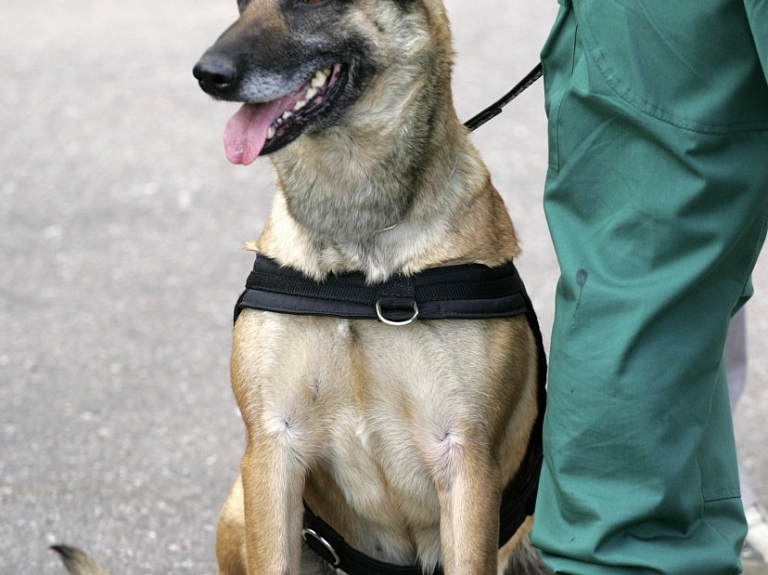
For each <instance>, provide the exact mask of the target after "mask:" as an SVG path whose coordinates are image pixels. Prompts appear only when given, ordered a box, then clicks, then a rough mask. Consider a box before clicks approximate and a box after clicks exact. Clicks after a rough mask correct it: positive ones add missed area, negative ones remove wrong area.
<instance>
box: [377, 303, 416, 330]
mask: <svg viewBox="0 0 768 575" xmlns="http://www.w3.org/2000/svg"><path fill="white" fill-rule="evenodd" d="M376 317H378V318H379V321H380V322H382V323H385V324H387V325H392V326H395V327H403V326H406V325H410V324H412V323H413V322H415V321H416V319H417V318H418V317H419V306H418V305H417V304H416V302H413V315H412V316H411V317H410V318H409V319H406V320H405V321H393V320H391V319H387V318H385V317H384V313H383V312H382V311H381V302H380V301H377V302H376Z"/></svg>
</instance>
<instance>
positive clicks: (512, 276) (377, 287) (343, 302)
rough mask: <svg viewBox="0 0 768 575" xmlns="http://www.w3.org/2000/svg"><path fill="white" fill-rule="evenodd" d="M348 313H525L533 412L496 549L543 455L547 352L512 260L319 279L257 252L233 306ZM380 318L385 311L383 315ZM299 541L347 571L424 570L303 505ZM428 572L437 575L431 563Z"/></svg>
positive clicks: (408, 316) (529, 495) (410, 574)
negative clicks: (533, 351)
mask: <svg viewBox="0 0 768 575" xmlns="http://www.w3.org/2000/svg"><path fill="white" fill-rule="evenodd" d="M245 308H249V309H257V310H262V311H271V312H277V313H286V314H296V315H323V316H331V317H340V318H349V319H377V318H378V319H379V320H381V321H385V322H388V323H393V322H401V323H409V322H410V321H413V320H415V319H416V317H418V318H420V319H488V318H500V317H514V316H517V315H523V314H524V315H525V316H526V319H527V320H528V324H529V325H530V327H531V330H532V332H533V334H534V337H535V339H536V346H537V360H538V389H537V392H538V408H539V416H538V419H537V421H536V424H535V425H534V428H533V430H532V432H531V437H530V439H529V441H528V449H527V451H526V454H525V457H524V459H523V462H522V463H521V465H520V468H519V470H518V471H517V473H516V475H515V477H514V478H513V480H512V481H511V482H510V483H509V485H507V487H506V488H505V489H504V491H503V493H502V501H501V509H500V512H499V547H502V546H503V545H504V544H505V543H506V542H507V541H509V540H510V539H511V538H512V536H513V535H514V534H515V532H516V531H517V530H518V529H519V528H520V525H522V523H523V522H524V521H525V518H526V517H527V516H529V515H533V511H534V506H535V504H536V494H537V491H538V481H539V475H540V473H541V465H542V461H543V454H542V453H543V452H542V428H543V420H544V409H545V406H546V364H547V363H546V355H545V352H544V344H543V341H542V337H541V330H540V329H539V322H538V319H537V317H536V313H535V312H534V310H533V305H532V304H531V300H530V298H529V297H528V294H527V293H526V291H525V286H524V285H523V282H522V280H521V278H520V275H519V274H518V272H517V269H516V268H515V265H514V263H513V262H508V263H507V264H505V265H503V266H499V267H496V268H489V267H487V266H484V265H480V264H467V265H460V266H448V267H442V268H434V269H428V270H425V271H423V272H421V273H419V274H417V275H415V276H404V275H396V276H394V277H393V278H391V279H390V280H388V281H386V282H383V283H380V284H373V285H370V284H367V283H366V281H365V277H364V276H363V274H360V273H347V274H341V275H338V276H330V277H328V278H327V279H326V280H324V281H322V282H317V281H315V280H313V279H311V278H308V277H307V276H305V275H304V274H302V273H301V272H299V271H297V270H294V269H291V268H286V267H282V266H280V265H279V264H278V263H277V262H275V261H274V260H271V259H269V258H266V257H263V256H258V257H257V258H256V262H255V263H254V267H253V271H252V272H251V274H250V276H249V277H248V281H247V282H246V289H245V291H244V292H243V294H242V295H241V296H240V299H239V300H238V302H237V305H236V307H235V319H237V317H238V315H239V314H240V312H241V311H242V310H243V309H245ZM383 316H384V317H383ZM304 507H305V511H304V531H303V535H304V539H305V541H306V542H307V545H308V546H309V547H310V548H311V549H312V550H313V551H315V552H316V553H317V554H318V555H319V556H320V557H321V558H323V560H325V561H326V562H327V563H328V564H329V565H331V566H332V567H334V568H338V569H341V570H342V571H344V572H345V573H347V574H348V575H423V571H422V569H421V567H420V566H418V565H394V564H389V563H384V562H382V561H378V560H376V559H373V558H371V557H368V556H367V555H365V554H363V553H361V552H360V551H358V550H356V549H354V548H353V547H351V546H350V545H349V544H348V543H347V542H346V541H345V540H344V538H343V537H342V536H341V535H340V534H339V533H338V532H336V531H335V530H334V529H333V528H332V527H331V526H330V525H328V524H327V523H326V522H325V521H323V520H322V519H321V518H320V517H318V516H317V515H315V514H314V513H313V512H312V510H311V509H309V507H308V506H307V505H306V504H305V506H304ZM432 575H442V569H441V568H440V567H438V568H437V569H435V571H434V573H433V574H432Z"/></svg>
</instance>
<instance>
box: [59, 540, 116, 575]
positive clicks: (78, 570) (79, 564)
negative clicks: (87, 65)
mask: <svg viewBox="0 0 768 575" xmlns="http://www.w3.org/2000/svg"><path fill="white" fill-rule="evenodd" d="M51 550H52V551H55V552H56V553H58V554H59V557H61V561H62V563H64V567H66V568H67V571H69V572H70V573H71V574H72V575H111V574H110V572H109V571H107V570H106V569H104V568H103V567H102V566H101V565H99V564H98V563H96V561H94V560H93V559H91V558H90V557H89V556H88V555H86V554H85V553H84V552H83V551H81V550H80V549H78V548H77V547H70V546H69V545H53V546H52V547H51Z"/></svg>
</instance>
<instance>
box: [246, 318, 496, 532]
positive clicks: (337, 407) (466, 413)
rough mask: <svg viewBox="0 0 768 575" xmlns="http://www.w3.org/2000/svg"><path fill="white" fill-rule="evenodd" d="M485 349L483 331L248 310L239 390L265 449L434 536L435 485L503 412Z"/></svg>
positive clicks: (365, 512)
mask: <svg viewBox="0 0 768 575" xmlns="http://www.w3.org/2000/svg"><path fill="white" fill-rule="evenodd" d="M485 346H486V343H484V337H483V330H482V329H480V328H479V326H477V324H476V323H475V322H439V321H438V322H416V323H415V324H413V325H411V326H407V327H391V326H386V325H383V324H380V323H378V322H375V321H370V320H358V321H348V320H337V319H331V318H313V317H307V316H298V317H295V316H286V315H277V314H269V313H264V312H251V311H246V312H244V314H243V316H242V317H241V320H240V321H239V325H238V328H237V330H236V335H235V348H234V350H233V375H234V378H233V385H234V387H235V392H236V395H237V397H238V399H239V402H240V407H241V410H242V412H243V416H244V418H245V419H246V422H248V423H249V428H250V429H252V430H255V429H258V430H259V432H260V433H261V434H263V436H262V437H260V438H259V439H260V440H267V441H274V442H278V443H280V444H281V445H283V446H284V447H286V448H288V449H290V450H291V451H292V452H293V453H294V454H295V456H296V457H297V459H299V460H301V461H302V462H304V463H305V464H306V465H307V467H308V469H309V470H311V468H312V467H313V465H315V464H318V462H321V464H322V466H323V468H324V469H325V471H326V472H327V474H328V476H329V478H330V479H331V480H332V481H333V482H334V483H335V487H337V488H338V490H339V493H340V494H341V496H342V497H343V498H344V499H347V501H348V502H350V503H351V504H352V505H353V506H354V508H355V509H354V512H355V513H356V514H359V515H360V516H364V517H366V518H370V520H371V521H374V522H376V521H381V522H384V523H390V522H392V523H401V524H402V522H403V521H405V522H407V523H409V524H414V525H417V524H418V523H419V522H421V523H424V526H425V528H426V526H427V525H428V524H432V523H433V522H435V521H437V520H438V516H439V510H438V502H437V497H436V493H435V489H434V484H435V475H436V474H437V473H439V471H440V469H441V466H442V465H443V462H444V461H447V460H450V458H451V457H452V456H453V455H454V454H453V453H452V450H453V446H454V444H455V443H456V442H458V441H461V440H462V438H464V439H466V438H467V437H468V435H470V434H472V433H474V430H473V429H472V428H473V427H477V428H480V427H484V428H487V427H488V411H489V410H491V409H496V407H497V406H495V405H488V401H487V398H488V397H493V396H494V395H495V396H497V397H498V394H495V393H493V390H492V389H490V387H492V386H493V385H495V383H494V382H493V378H490V377H484V375H483V374H484V373H485V372H487V370H488V369H489V366H488V357H487V352H486V351H485V349H484V348H485ZM403 510H406V511H403ZM388 513H391V514H396V515H398V516H394V515H393V516H388ZM403 513H406V514H410V515H411V517H403V516H402V514H403Z"/></svg>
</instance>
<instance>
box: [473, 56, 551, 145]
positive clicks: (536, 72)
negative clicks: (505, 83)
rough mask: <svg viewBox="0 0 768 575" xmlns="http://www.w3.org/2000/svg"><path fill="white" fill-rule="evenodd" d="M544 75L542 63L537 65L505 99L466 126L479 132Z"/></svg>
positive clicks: (478, 115) (488, 108)
mask: <svg viewBox="0 0 768 575" xmlns="http://www.w3.org/2000/svg"><path fill="white" fill-rule="evenodd" d="M543 74H544V71H543V68H542V66H541V63H539V64H537V65H536V67H535V68H534V69H533V70H531V71H530V72H528V75H527V76H526V77H525V78H523V79H522V80H520V82H519V83H518V84H517V86H515V87H514V88H512V89H511V90H510V91H509V92H507V93H506V94H505V95H504V97H503V98H501V99H500V100H499V101H498V102H495V103H494V104H492V105H490V106H488V107H487V108H486V109H485V110H483V111H482V112H480V113H479V114H477V115H476V116H474V117H472V118H470V119H469V120H467V121H466V122H465V123H464V125H465V126H466V127H467V128H469V130H470V131H471V132H474V131H475V130H477V129H478V128H479V127H480V126H482V125H483V124H485V123H486V122H488V121H490V120H492V119H493V118H495V117H496V116H498V115H499V114H501V112H502V111H503V109H504V106H506V105H507V104H509V103H510V102H511V101H512V100H514V99H515V98H517V97H518V96H519V95H520V94H522V93H523V92H525V91H526V90H527V89H528V88H530V87H531V86H533V85H534V84H535V83H536V80H538V79H539V78H541V76H542V75H543Z"/></svg>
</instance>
